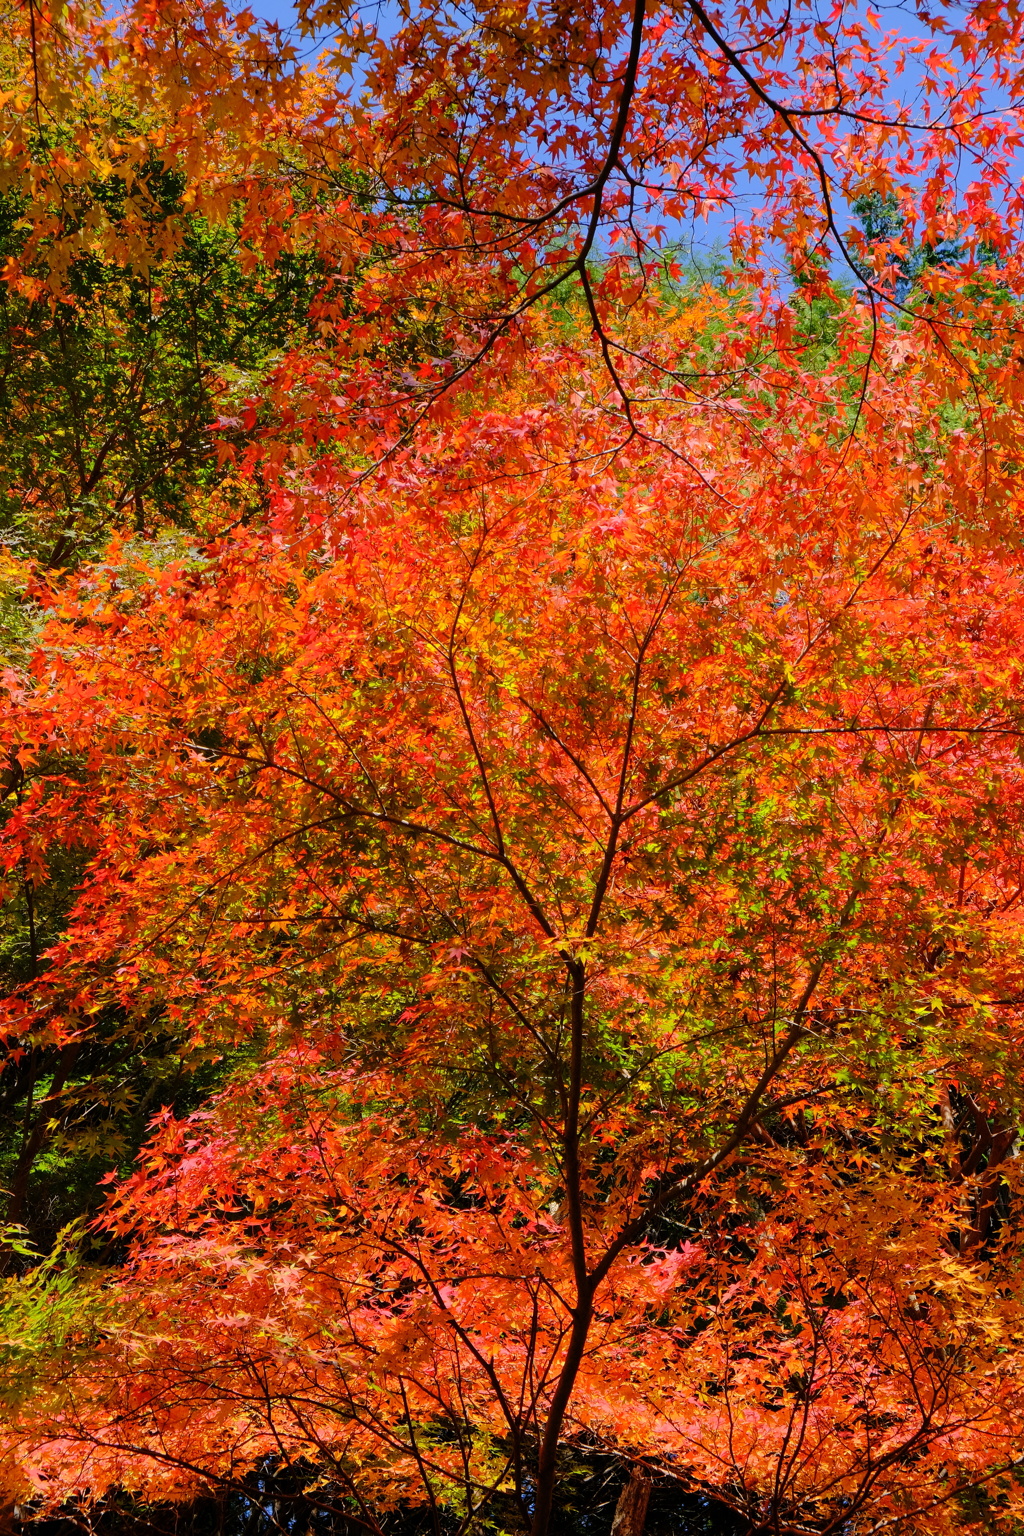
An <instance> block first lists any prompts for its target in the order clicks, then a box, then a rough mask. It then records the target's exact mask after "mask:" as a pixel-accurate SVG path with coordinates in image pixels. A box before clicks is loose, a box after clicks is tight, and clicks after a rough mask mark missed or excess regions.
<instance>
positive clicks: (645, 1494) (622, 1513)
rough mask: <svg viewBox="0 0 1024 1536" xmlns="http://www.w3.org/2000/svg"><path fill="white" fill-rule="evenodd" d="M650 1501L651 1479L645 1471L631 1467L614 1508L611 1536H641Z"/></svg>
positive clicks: (644, 1468) (642, 1468) (641, 1468)
mask: <svg viewBox="0 0 1024 1536" xmlns="http://www.w3.org/2000/svg"><path fill="white" fill-rule="evenodd" d="M650 1501H651V1479H650V1476H649V1474H648V1472H647V1469H646V1467H633V1468H632V1470H631V1472H630V1474H629V1482H628V1483H627V1484H626V1486H625V1488H623V1490H622V1492H621V1493H620V1494H619V1502H618V1503H617V1504H616V1506H615V1515H614V1518H613V1520H612V1536H643V1530H644V1523H645V1521H646V1519H647V1506H648V1504H649V1503H650Z"/></svg>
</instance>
